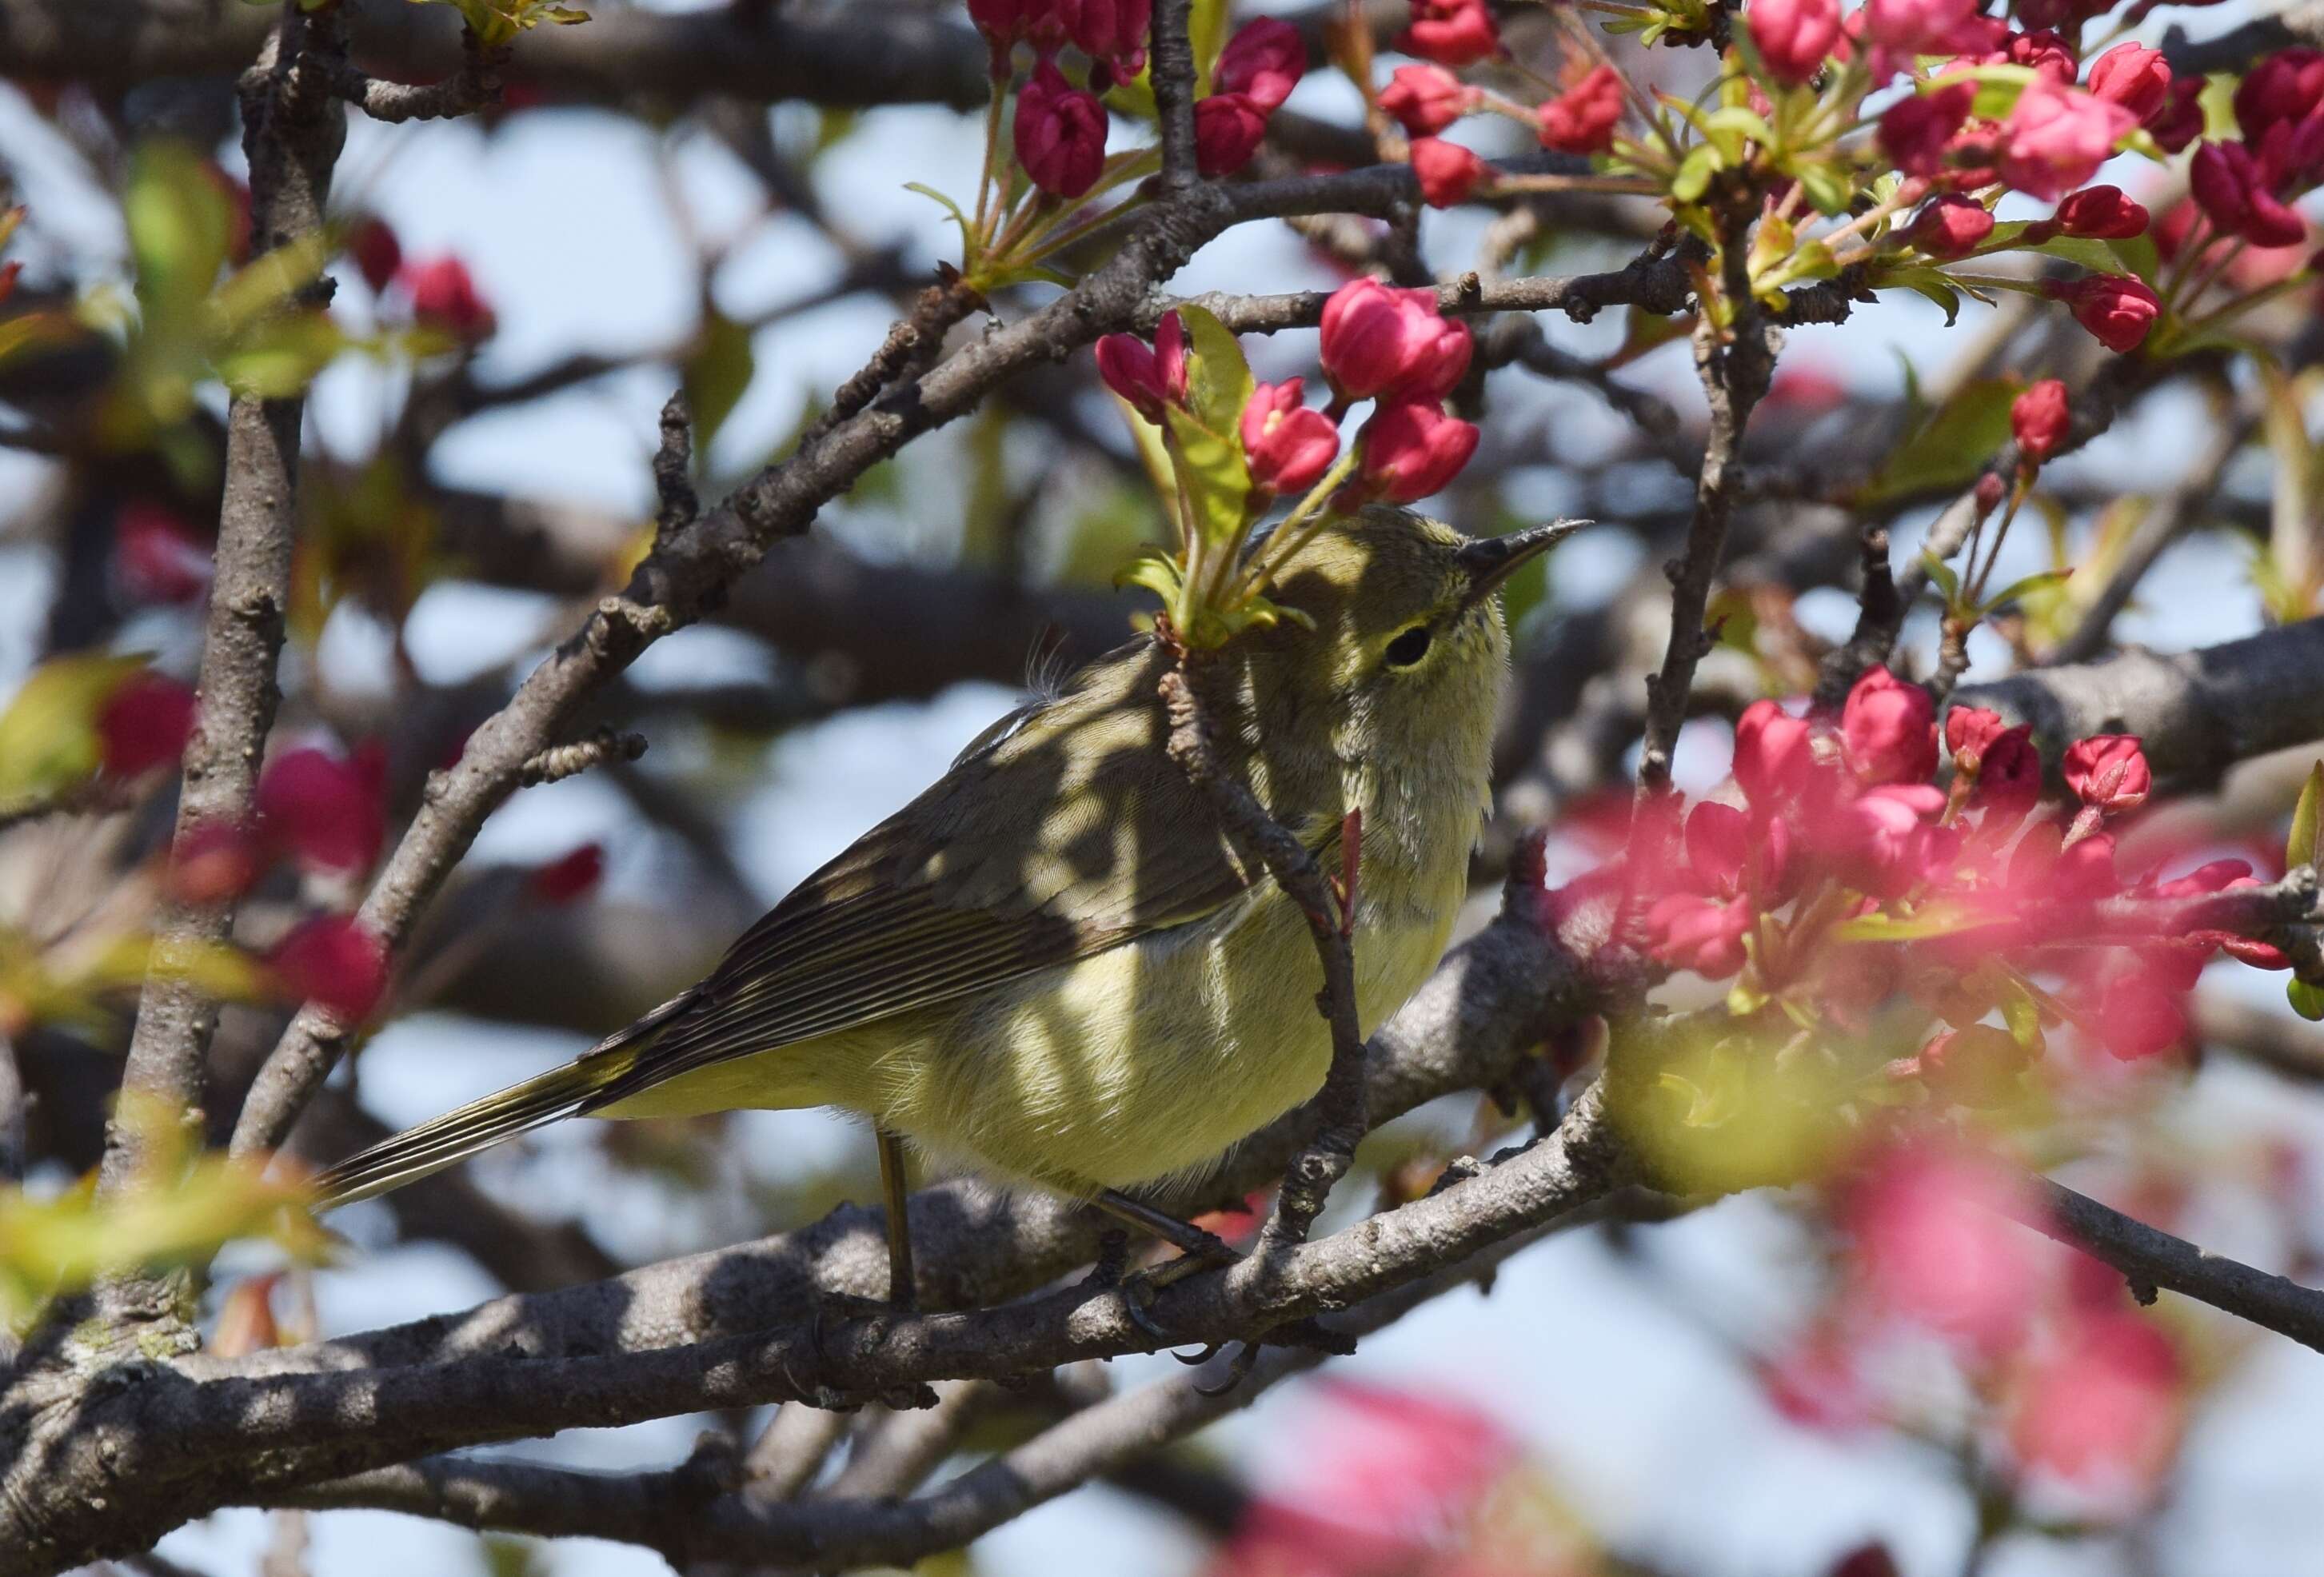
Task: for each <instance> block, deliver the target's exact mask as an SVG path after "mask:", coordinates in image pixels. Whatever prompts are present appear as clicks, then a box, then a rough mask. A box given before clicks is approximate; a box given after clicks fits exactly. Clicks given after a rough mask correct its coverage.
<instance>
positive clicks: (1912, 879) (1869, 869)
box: [1814, 747, 1947, 898]
mask: <svg viewBox="0 0 2324 1577" xmlns="http://www.w3.org/2000/svg"><path fill="white" fill-rule="evenodd" d="M1932 748H1933V747H1932ZM1944 807H1945V797H1944V794H1943V792H1942V791H1941V789H1937V788H1932V787H1930V786H1929V785H1928V784H1926V783H1889V784H1884V785H1882V786H1881V787H1878V788H1867V789H1866V790H1865V791H1864V792H1863V793H1861V794H1859V795H1858V796H1857V797H1856V798H1853V799H1851V800H1849V802H1848V803H1847V804H1845V805H1843V806H1840V807H1838V809H1837V810H1836V812H1835V813H1834V815H1833V816H1832V818H1831V824H1830V825H1829V826H1828V827H1821V828H1817V829H1814V831H1816V832H1817V833H1818V834H1820V835H1821V836H1823V837H1825V838H1827V839H1828V840H1829V843H1828V845H1827V850H1826V852H1827V853H1828V854H1829V855H1830V856H1831V858H1832V860H1833V861H1834V862H1835V863H1836V864H1837V866H1838V867H1839V869H1840V872H1841V874H1842V876H1843V877H1844V878H1845V879H1846V880H1847V881H1848V882H1849V885H1850V886H1852V887H1854V888H1856V889H1857V890H1859V891H1862V892H1867V893H1870V894H1872V895H1874V896H1875V897H1879V898H1895V897H1898V896H1900V895H1902V894H1904V893H1905V892H1908V891H1910V890H1912V889H1914V887H1917V886H1919V885H1920V884H1921V883H1922V882H1923V881H1926V880H1928V879H1929V877H1930V876H1932V874H1934V872H1935V869H1936V866H1937V864H1938V861H1939V857H1940V856H1941V855H1942V854H1944V853H1946V852H1947V850H1946V846H1945V841H1944V840H1941V839H1939V838H1938V837H1936V836H1935V834H1936V832H1937V830H1938V829H1937V828H1936V827H1935V825H1933V823H1934V821H1935V819H1936V817H1937V816H1938V814H1939V813H1940V812H1941V811H1942V810H1943V809H1944Z"/></svg>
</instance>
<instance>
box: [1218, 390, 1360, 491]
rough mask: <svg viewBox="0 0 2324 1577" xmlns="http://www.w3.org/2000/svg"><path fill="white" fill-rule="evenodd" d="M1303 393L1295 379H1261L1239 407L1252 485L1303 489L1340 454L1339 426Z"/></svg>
mask: <svg viewBox="0 0 2324 1577" xmlns="http://www.w3.org/2000/svg"><path fill="white" fill-rule="evenodd" d="M1305 392H1306V388H1305V381H1304V380H1302V379H1298V378H1286V379H1285V380H1284V381H1283V382H1282V383H1261V384H1259V385H1258V386H1257V387H1256V388H1254V389H1253V390H1252V391H1251V392H1250V402H1249V403H1248V404H1246V405H1244V407H1243V408H1242V447H1243V456H1244V457H1245V459H1246V460H1247V461H1248V462H1249V464H1250V481H1251V485H1252V486H1253V487H1256V488H1259V489H1262V490H1264V491H1265V492H1268V493H1304V492H1305V491H1306V490H1307V489H1308V488H1310V487H1313V486H1314V485H1315V483H1316V481H1317V480H1318V479H1319V478H1321V477H1322V475H1323V473H1324V472H1326V471H1328V470H1330V469H1331V468H1332V462H1333V460H1336V459H1338V458H1339V457H1340V429H1339V428H1338V426H1337V425H1336V424H1334V423H1333V420H1332V419H1331V418H1330V417H1328V416H1325V415H1324V414H1323V412H1322V411H1320V410H1308V409H1307V408H1306V407H1305V405H1303V404H1301V403H1300V401H1301V399H1302V398H1303V396H1304V395H1305Z"/></svg>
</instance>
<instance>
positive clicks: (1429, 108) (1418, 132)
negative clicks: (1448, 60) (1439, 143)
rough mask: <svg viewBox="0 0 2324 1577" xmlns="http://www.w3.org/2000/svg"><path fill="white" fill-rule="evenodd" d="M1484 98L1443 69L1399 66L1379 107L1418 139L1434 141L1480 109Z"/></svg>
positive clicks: (1384, 90) (1383, 92) (1380, 99)
mask: <svg viewBox="0 0 2324 1577" xmlns="http://www.w3.org/2000/svg"><path fill="white" fill-rule="evenodd" d="M1480 97H1482V95H1480V93H1479V92H1478V90H1477V89H1475V88H1471V87H1470V86H1468V85H1467V84H1466V83H1464V82H1462V80H1461V79H1460V78H1458V77H1455V76H1454V75H1452V72H1450V71H1447V70H1445V69H1443V67H1442V66H1398V67H1397V69H1396V75H1395V76H1393V77H1391V78H1388V86H1387V87H1386V88H1382V89H1380V96H1379V106H1380V109H1381V111H1382V112H1383V113H1385V114H1387V115H1392V116H1394V117H1395V118H1396V120H1397V123H1398V124H1401V125H1402V126H1403V127H1404V129H1405V130H1406V132H1408V133H1410V134H1412V135H1414V136H1416V137H1433V136H1434V135H1436V134H1438V133H1439V132H1441V131H1443V129H1444V128H1445V127H1446V126H1449V125H1451V124H1452V123H1453V122H1454V121H1457V120H1459V119H1460V118H1461V117H1462V115H1467V114H1468V113H1470V112H1471V110H1473V109H1475V108H1476V107H1477V104H1478V101H1479V99H1480Z"/></svg>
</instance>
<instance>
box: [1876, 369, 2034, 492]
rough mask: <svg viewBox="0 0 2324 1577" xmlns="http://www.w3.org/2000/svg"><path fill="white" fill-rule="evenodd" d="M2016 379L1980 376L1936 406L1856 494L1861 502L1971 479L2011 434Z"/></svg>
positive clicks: (1927, 489) (1928, 490)
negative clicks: (2011, 414) (2010, 424)
mask: <svg viewBox="0 0 2324 1577" xmlns="http://www.w3.org/2000/svg"><path fill="white" fill-rule="evenodd" d="M2018 392H2019V386H2018V383H2017V382H2016V380H2015V379H2014V378H1980V379H1978V380H1976V381H1975V382H1973V383H1967V384H1964V385H1963V386H1962V387H1961V389H1960V391H1959V392H1957V393H1955V394H1954V395H1953V397H1952V398H1951V399H1950V400H1948V401H1945V402H1944V403H1943V404H1942V405H1940V406H1939V407H1937V409H1936V410H1934V411H1932V413H1931V414H1930V416H1929V419H1928V420H1926V421H1924V422H1923V423H1922V424H1921V426H1920V427H1919V429H1916V430H1915V431H1914V432H1912V433H1910V434H1908V435H1907V436H1906V437H1905V438H1904V441H1903V442H1901V443H1899V444H1898V445H1897V446H1896V447H1895V448H1894V449H1893V450H1891V451H1890V452H1889V455H1888V457H1887V459H1886V461H1884V462H1883V463H1882V465H1881V466H1880V469H1879V470H1878V471H1877V472H1876V473H1874V475H1873V477H1872V480H1871V481H1869V482H1867V483H1866V484H1865V485H1864V486H1863V488H1862V489H1860V490H1859V491H1858V494H1857V498H1856V503H1858V506H1859V507H1868V506H1869V505H1872V504H1875V503H1886V502H1887V501H1889V500H1891V499H1895V498H1904V497H1910V496H1912V495H1914V494H1916V493H1928V492H1933V491H1940V490H1942V489H1944V488H1948V487H1954V486H1958V485H1960V484H1965V483H1967V482H1969V480H1970V479H1971V478H1972V477H1974V476H1975V475H1977V474H1978V471H1980V470H1982V469H1983V468H1984V466H1985V462H1986V460H1987V457H1990V456H1991V455H1992V453H1993V452H1994V450H1996V449H1997V448H1999V447H2001V445H2002V443H2003V442H2004V440H2006V438H2008V437H2009V407H2010V403H2011V401H2015V399H2016V398H2017V395H2018Z"/></svg>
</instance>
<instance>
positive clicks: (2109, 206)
mask: <svg viewBox="0 0 2324 1577" xmlns="http://www.w3.org/2000/svg"><path fill="white" fill-rule="evenodd" d="M2147 221H2148V216H2147V212H2146V206H2145V205H2144V203H2137V202H2133V201H2132V200H2131V199H2130V198H2126V197H2125V196H2123V193H2122V189H2121V188H2120V187H2118V186H2088V187H2084V188H2083V189H2081V190H2080V191H2078V192H2075V193H2073V194H2071V195H2070V196H2069V197H2068V198H2066V200H2065V201H2064V202H2061V203H2060V204H2059V205H2058V217H2057V223H2058V225H2059V226H2061V228H2062V229H2063V230H2064V231H2065V233H2066V234H2067V235H2085V236H2089V237H2092V238H2094V239H2097V240H2100V241H2127V240H2129V239H2130V238H2131V237H2132V236H2134V235H2145V234H2146V226H2147Z"/></svg>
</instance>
